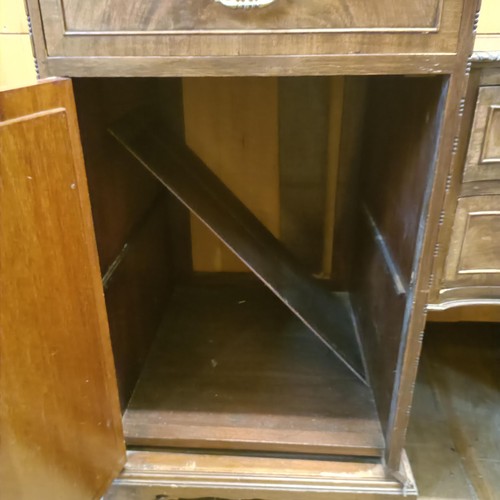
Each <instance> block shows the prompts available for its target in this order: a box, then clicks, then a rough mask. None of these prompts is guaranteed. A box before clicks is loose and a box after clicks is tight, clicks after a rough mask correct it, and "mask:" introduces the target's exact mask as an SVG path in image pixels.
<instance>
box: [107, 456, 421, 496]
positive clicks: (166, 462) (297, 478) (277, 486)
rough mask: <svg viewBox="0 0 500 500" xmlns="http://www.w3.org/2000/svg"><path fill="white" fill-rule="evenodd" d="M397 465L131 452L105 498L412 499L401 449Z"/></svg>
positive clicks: (412, 487)
mask: <svg viewBox="0 0 500 500" xmlns="http://www.w3.org/2000/svg"><path fill="white" fill-rule="evenodd" d="M401 464H402V465H401V469H400V472H399V473H397V474H394V475H391V474H389V473H388V472H387V470H386V469H385V468H384V466H383V465H382V464H381V462H380V461H358V460H356V461H355V460H349V459H346V460H342V461H341V460H337V461H335V460H318V459H311V460H304V459H298V458H281V457H256V456H229V455H203V454H199V455H198V454H192V453H170V452H154V451H153V452H152V451H129V452H128V454H127V463H126V465H125V468H124V470H123V472H122V474H121V475H120V477H119V478H118V479H116V480H115V481H114V483H113V484H112V486H111V488H110V489H109V491H108V493H107V494H106V495H105V496H104V499H105V500H151V499H167V498H168V499H169V500H188V499H192V500H195V499H198V500H201V499H206V498H210V499H213V500H216V499H217V500H222V499H224V500H243V499H248V500H250V499H260V500H304V498H305V495H307V498H308V499H331V498H332V495H335V496H334V498H335V499H336V500H354V499H362V500H371V499H373V500H383V499H389V498H390V499H395V498H405V499H416V498H417V489H416V486H415V481H414V479H413V475H412V473H411V468H410V465H409V463H408V459H407V457H406V454H405V453H404V452H403V457H402V461H401ZM396 476H397V477H396Z"/></svg>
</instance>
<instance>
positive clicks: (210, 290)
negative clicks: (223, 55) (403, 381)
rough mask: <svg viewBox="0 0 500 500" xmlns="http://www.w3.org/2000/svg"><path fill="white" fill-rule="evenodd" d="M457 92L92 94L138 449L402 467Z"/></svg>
mask: <svg viewBox="0 0 500 500" xmlns="http://www.w3.org/2000/svg"><path fill="white" fill-rule="evenodd" d="M444 90H445V82H444V80H443V79H442V78H438V77H432V78H411V77H403V76H401V77H369V78H365V77H363V78H361V77H356V78H355V77H345V78H344V77H335V78H324V77H321V78H319V77H316V78H315V77H307V78H281V79H276V78H241V79H235V78H224V79H222V78H221V79H208V78H204V79H183V80H182V79H81V80H76V81H75V95H76V100H77V106H78V113H79V121H80V128H81V135H82V142H83V147H84V154H85V162H86V166H87V175H88V182H89V190H90V195H91V200H92V207H93V214H94V225H95V230H96V237H97V244H98V250H99V255H100V262H101V268H102V275H103V285H104V290H105V295H106V303H107V308H108V317H109V323H110V330H111V335H112V343H113V350H114V356H115V364H116V372H117V379H118V384H119V390H120V397H121V401H122V406H123V412H124V417H123V421H124V429H125V436H126V440H127V443H128V444H129V445H130V446H162V447H170V448H172V447H174V448H175V447H177V448H189V449H205V450H233V451H238V452H249V451H251V452H262V453H268V452H272V453H307V454H321V455H337V456H338V455H350V456H356V455H357V456H365V457H366V456H368V457H370V456H373V457H377V456H381V455H382V454H383V451H384V447H385V439H386V437H387V435H388V432H389V429H388V422H389V419H390V408H391V401H392V399H393V397H394V392H395V390H396V387H397V384H396V380H397V373H396V371H397V363H398V356H399V351H400V346H401V345H404V341H405V332H404V328H403V323H404V311H405V308H406V301H407V296H408V290H409V287H410V286H411V272H412V266H413V260H414V257H415V253H416V248H418V241H417V240H418V228H419V224H420V217H421V214H422V210H423V209H424V208H425V196H426V192H427V188H428V178H429V177H430V173H431V172H432V168H433V164H434V155H435V150H436V142H437V134H436V131H437V130H438V127H439V120H440V113H441V99H442V95H443V94H444ZM429 123H431V125H432V124H434V128H433V127H432V126H431V127H429ZM429 129H431V131H429Z"/></svg>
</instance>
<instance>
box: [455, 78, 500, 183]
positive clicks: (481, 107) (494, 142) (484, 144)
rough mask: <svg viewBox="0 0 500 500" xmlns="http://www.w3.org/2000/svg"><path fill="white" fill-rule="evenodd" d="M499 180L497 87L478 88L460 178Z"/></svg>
mask: <svg viewBox="0 0 500 500" xmlns="http://www.w3.org/2000/svg"><path fill="white" fill-rule="evenodd" d="M492 179H498V180H500V86H494V87H482V88H480V89H479V97H478V101H477V105H476V114H475V117H474V124H473V127H472V135H471V140H470V145H469V152H468V155H467V162H466V165H465V172H464V181H465V182H467V181H478V180H492Z"/></svg>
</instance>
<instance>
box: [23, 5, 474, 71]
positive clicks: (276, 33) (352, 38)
mask: <svg viewBox="0 0 500 500" xmlns="http://www.w3.org/2000/svg"><path fill="white" fill-rule="evenodd" d="M223 2H226V3H231V2H236V3H239V2H242V3H243V2H250V3H253V2H266V3H267V2H270V3H268V5H266V6H264V7H260V8H257V7H256V8H232V7H230V6H227V5H224V4H223ZM28 5H29V8H30V11H32V12H33V13H35V14H38V13H39V14H40V15H41V21H42V24H43V30H44V39H43V40H44V42H45V44H46V49H47V54H48V56H49V57H54V58H55V57H90V56H91V57H153V56H154V57H164V58H169V57H186V56H190V57H191V56H196V57H220V56H254V57H259V56H267V55H275V56H282V55H284V56H288V55H297V56H303V55H307V56H309V55H336V54H398V55H401V56H403V55H404V54H419V55H422V54H441V55H445V54H446V55H450V54H454V53H456V50H457V41H458V32H459V29H460V20H461V17H462V12H463V7H464V2H463V0H421V1H419V2H415V1H414V0H399V1H395V0H377V1H376V2H374V1H373V0H329V1H325V0H136V1H128V2H125V1H124V0H28ZM94 62H95V61H94ZM174 62H175V64H178V63H179V61H178V60H176V61H174Z"/></svg>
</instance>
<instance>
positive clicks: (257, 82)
mask: <svg viewBox="0 0 500 500" xmlns="http://www.w3.org/2000/svg"><path fill="white" fill-rule="evenodd" d="M277 93H278V84H277V80H276V79H275V78H245V79H241V78H240V79H238V78H229V79H212V78H204V79H194V78H186V79H184V80H183V100H184V124H185V137H186V143H187V144H188V145H189V147H190V148H191V149H192V150H193V151H194V152H195V153H196V154H197V155H198V156H199V157H200V158H201V159H202V160H203V161H204V162H205V164H206V165H207V166H208V167H210V169H211V170H212V171H213V172H214V173H215V174H216V175H217V176H218V177H219V178H220V179H221V180H222V182H224V184H226V186H228V187H229V188H230V189H231V191H233V193H234V194H235V195H236V196H237V197H238V198H239V199H240V200H241V201H242V202H243V203H244V204H245V205H246V206H247V207H248V208H249V209H250V210H252V212H253V213H254V214H255V215H256V216H257V218H258V219H259V220H260V221H261V222H262V223H263V224H264V225H265V226H266V227H267V228H268V229H269V230H270V231H271V232H272V233H273V234H274V235H275V236H278V237H279V233H280V190H279V170H278V162H279V146H278V106H277V98H278V96H277ZM191 242H192V252H193V254H192V255H193V269H194V270H195V271H204V272H215V271H232V272H238V271H246V270H248V269H247V267H246V266H245V265H244V264H243V263H242V262H241V260H240V259H238V258H237V257H235V256H234V254H233V253H232V252H231V251H230V250H228V249H227V248H226V247H225V245H224V244H223V243H221V241H220V240H219V239H217V238H216V237H215V236H214V235H213V234H212V232H211V231H210V230H209V229H207V228H206V226H205V225H204V224H203V223H201V222H200V221H199V220H198V219H197V218H196V217H194V216H192V217H191Z"/></svg>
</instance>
